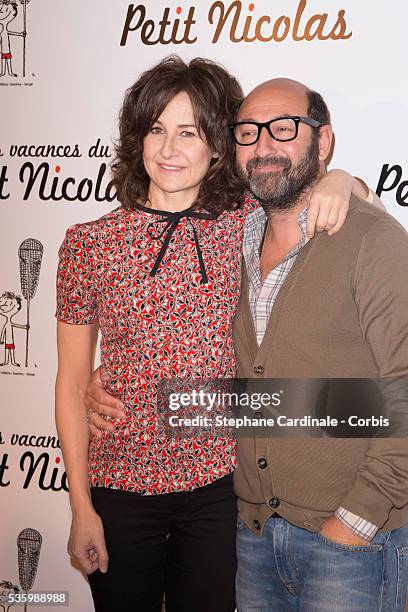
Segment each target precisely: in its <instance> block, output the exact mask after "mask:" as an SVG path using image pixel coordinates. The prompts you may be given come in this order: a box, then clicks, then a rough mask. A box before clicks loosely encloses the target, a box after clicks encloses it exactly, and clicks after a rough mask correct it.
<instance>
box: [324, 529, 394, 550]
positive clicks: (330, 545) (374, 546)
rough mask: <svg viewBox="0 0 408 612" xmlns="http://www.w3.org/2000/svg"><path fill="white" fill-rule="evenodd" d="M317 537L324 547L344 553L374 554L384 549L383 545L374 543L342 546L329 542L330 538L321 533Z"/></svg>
mask: <svg viewBox="0 0 408 612" xmlns="http://www.w3.org/2000/svg"><path fill="white" fill-rule="evenodd" d="M316 535H317V539H318V541H319V542H320V543H321V544H323V545H324V546H327V547H328V548H332V549H333V550H339V551H343V552H354V553H360V552H361V553H373V552H380V551H381V550H382V548H383V545H382V544H373V543H371V544H363V545H358V546H354V545H352V544H341V543H340V542H335V541H334V540H329V538H326V537H325V536H324V535H322V534H321V533H320V532H318V533H317V534H316Z"/></svg>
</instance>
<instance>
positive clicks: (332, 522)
mask: <svg viewBox="0 0 408 612" xmlns="http://www.w3.org/2000/svg"><path fill="white" fill-rule="evenodd" d="M320 533H321V534H322V536H324V537H325V538H327V539H328V540H333V542H337V543H338V544H349V545H350V546H368V545H369V544H370V542H369V541H368V540H365V539H364V538H362V537H360V536H359V535H356V534H355V533H354V532H353V531H352V530H351V529H349V528H348V527H347V526H346V525H345V524H344V523H342V522H341V521H340V520H339V519H338V518H336V517H335V516H331V517H330V518H329V519H327V521H325V522H324V523H323V526H322V528H321V530H320Z"/></svg>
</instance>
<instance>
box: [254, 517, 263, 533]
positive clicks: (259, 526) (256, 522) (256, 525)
mask: <svg viewBox="0 0 408 612" xmlns="http://www.w3.org/2000/svg"><path fill="white" fill-rule="evenodd" d="M254 528H255V529H256V530H257V531H259V530H260V528H261V523H260V522H259V521H257V520H256V519H255V520H254Z"/></svg>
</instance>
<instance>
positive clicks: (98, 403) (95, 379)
mask: <svg viewBox="0 0 408 612" xmlns="http://www.w3.org/2000/svg"><path fill="white" fill-rule="evenodd" d="M106 377H107V372H106V370H105V369H104V368H102V367H99V368H98V369H97V370H95V371H94V372H93V373H92V375H91V378H90V379H89V383H88V386H87V388H86V392H85V398H84V403H85V407H86V409H87V414H88V425H89V431H90V432H91V434H92V435H93V436H96V437H97V438H101V437H102V431H101V430H105V431H113V430H114V428H115V425H114V423H112V422H111V421H107V420H106V419H104V418H103V417H104V416H109V417H113V418H115V419H124V418H125V416H126V415H125V412H124V407H123V404H122V402H121V401H120V400H119V399H118V398H116V397H113V396H112V395H110V394H109V393H107V392H106V391H105V388H104V385H103V381H104V380H106Z"/></svg>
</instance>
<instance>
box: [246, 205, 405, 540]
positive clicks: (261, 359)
mask: <svg viewBox="0 0 408 612" xmlns="http://www.w3.org/2000/svg"><path fill="white" fill-rule="evenodd" d="M407 266H408V235H407V233H406V232H405V230H404V229H403V228H402V227H401V226H400V225H399V224H398V222H397V221H396V220H395V219H393V218H392V217H391V216H390V215H388V214H387V213H385V212H383V211H381V210H378V209H376V208H374V207H373V206H371V205H369V204H366V203H362V202H360V201H357V200H356V199H355V198H352V200H351V205H350V213H349V215H348V218H347V221H346V223H345V225H344V227H343V228H342V230H341V231H340V232H339V233H338V234H336V235H335V236H332V237H329V236H328V235H327V234H326V233H323V234H320V235H317V236H316V237H315V238H314V239H313V240H310V241H309V242H308V243H307V245H306V246H305V247H304V249H303V250H302V251H301V253H300V254H299V255H298V257H297V259H296V261H295V263H294V265H293V267H292V269H291V271H290V272H289V275H288V277H287V279H286V281H285V283H284V285H283V287H282V289H281V290H280V292H279V295H278V298H277V300H276V302H275V304H274V307H273V310H272V314H271V317H270V319H269V323H268V327H267V330H266V333H265V336H264V339H263V342H262V344H261V346H260V347H258V345H257V342H256V336H255V330H254V326H253V322H252V318H251V314H250V310H249V303H248V278H247V275H246V271H245V265H244V266H243V283H242V294H241V300H240V304H239V309H238V313H237V316H236V319H235V322H234V340H235V348H236V353H237V358H238V367H239V369H238V376H239V377H245V378H247V377H252V378H254V377H255V378H273V377H279V378H324V377H325V378H329V377H337V378H343V377H350V378H360V377H371V378H376V377H377V378H378V377H393V376H406V375H408V282H407V280H408V279H407ZM407 419H408V409H407ZM260 458H263V459H265V460H266V466H265V462H264V461H261V462H260V466H261V467H260V466H259V465H258V459H260ZM235 489H236V493H237V495H238V498H239V500H238V505H239V511H240V514H241V517H242V519H243V520H244V521H245V523H246V524H247V525H248V526H249V527H250V528H252V529H253V530H254V531H258V532H260V531H261V530H262V527H263V524H264V522H265V520H266V519H267V518H268V517H269V516H270V515H271V514H272V513H273V512H274V511H276V512H278V513H279V514H280V515H282V516H284V517H285V518H286V519H287V520H289V521H290V522H291V523H293V524H295V525H297V526H299V527H303V528H306V529H309V530H310V531H319V530H320V527H321V525H322V523H323V521H324V520H325V519H326V518H327V517H328V516H330V515H332V514H333V513H334V512H335V510H336V509H337V508H338V506H340V505H342V506H344V507H345V508H346V509H348V510H350V511H351V512H354V513H355V514H357V515H358V516H361V517H363V518H366V519H367V520H369V521H370V522H372V523H374V524H376V525H378V526H379V527H380V528H381V530H388V529H395V528H397V527H400V526H402V525H403V524H405V523H407V522H408V440H407V439H402V438H401V439H400V438H392V439H386V438H377V439H371V440H370V439H361V438H354V439H351V438H347V439H344V438H343V439H341V438H337V439H336V438H330V439H328V438H296V439H293V438H292V439H288V438H286V439H282V438H280V439H277V438H269V439H268V438H249V439H248V438H247V439H245V438H241V439H239V442H238V468H237V471H236V473H235Z"/></svg>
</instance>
